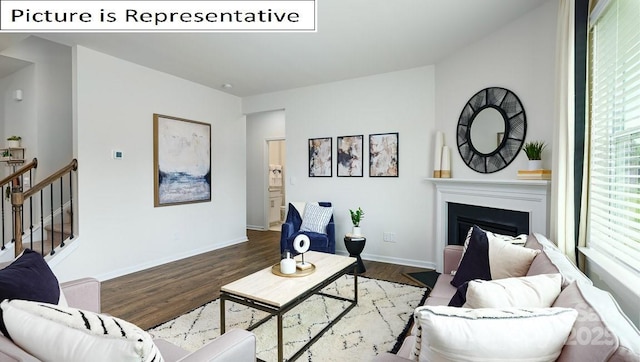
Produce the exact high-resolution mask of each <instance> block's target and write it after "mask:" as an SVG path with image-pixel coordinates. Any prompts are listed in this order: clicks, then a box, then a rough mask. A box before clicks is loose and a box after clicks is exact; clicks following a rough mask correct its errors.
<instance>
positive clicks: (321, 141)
mask: <svg viewBox="0 0 640 362" xmlns="http://www.w3.org/2000/svg"><path fill="white" fill-rule="evenodd" d="M332 141H333V140H332V139H331V137H328V138H310V139H309V177H331V176H333V175H332V173H331V169H332V166H331V153H332V152H333V150H332V147H333V144H332V143H333V142H332Z"/></svg>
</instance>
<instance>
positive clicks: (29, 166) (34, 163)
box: [0, 158, 38, 186]
mask: <svg viewBox="0 0 640 362" xmlns="http://www.w3.org/2000/svg"><path fill="white" fill-rule="evenodd" d="M37 167H38V159H37V158H34V159H33V161H31V162H29V163H27V164H26V165H24V166H22V167H21V168H20V169H19V170H18V171H16V172H14V173H12V174H11V175H9V176H7V177H5V178H3V179H2V180H0V186H4V185H6V184H8V183H9V182H11V181H12V180H13V179H15V178H16V177H19V176H20V175H22V174H23V173H26V172H28V171H29V170H31V169H33V168H37Z"/></svg>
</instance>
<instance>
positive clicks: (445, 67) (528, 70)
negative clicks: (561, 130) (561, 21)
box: [431, 1, 558, 233]
mask: <svg viewBox="0 0 640 362" xmlns="http://www.w3.org/2000/svg"><path fill="white" fill-rule="evenodd" d="M557 6H558V5H557V2H555V1H548V2H546V3H544V4H543V5H542V6H540V7H538V8H537V9H534V10H533V11H531V12H529V13H528V14H526V15H524V16H522V17H521V18H519V19H518V20H516V21H515V22H513V23H511V24H508V25H506V26H504V27H503V28H501V29H498V31H496V32H494V33H493V34H491V35H489V36H488V37H485V38H484V39H481V40H480V41H478V42H475V43H473V44H470V45H469V46H467V47H465V48H462V49H459V50H458V51H456V52H455V53H453V54H451V55H450V56H448V57H447V58H445V59H443V60H441V61H439V62H438V63H437V64H436V104H437V107H436V128H437V129H439V130H441V131H443V132H445V137H446V140H445V143H446V144H448V145H450V146H451V147H452V162H451V169H452V170H451V173H452V176H453V177H455V178H464V179H475V178H478V179H480V178H481V179H511V180H512V179H515V178H516V176H517V172H518V170H522V169H525V168H526V163H527V157H526V155H525V154H524V152H521V153H520V154H519V155H518V157H517V158H516V159H515V160H514V161H513V162H512V163H511V164H510V165H509V166H507V167H506V168H504V169H502V170H500V171H498V172H495V173H492V174H479V173H477V172H475V171H474V170H472V169H470V168H469V167H467V165H465V164H464V161H463V160H462V158H461V157H460V154H459V153H458V151H457V148H456V138H455V137H456V127H457V124H458V119H459V117H460V112H462V108H463V107H464V106H465V104H466V103H467V102H468V101H469V99H470V98H471V97H472V96H473V95H474V94H476V93H477V92H478V91H480V90H482V89H484V88H487V87H503V88H507V89H509V90H511V91H512V92H514V93H515V94H516V95H517V96H518V98H520V101H521V102H522V104H523V107H524V110H525V113H526V116H527V135H526V140H543V141H545V142H546V144H547V149H546V150H545V152H544V154H543V156H544V160H543V162H544V167H545V168H548V169H551V165H552V163H551V162H552V151H553V147H552V141H553V124H554V99H555V97H554V93H555V88H554V87H555V42H556V17H557ZM431 142H433V141H432V140H431ZM533 231H536V232H541V233H545V232H546V231H545V230H533Z"/></svg>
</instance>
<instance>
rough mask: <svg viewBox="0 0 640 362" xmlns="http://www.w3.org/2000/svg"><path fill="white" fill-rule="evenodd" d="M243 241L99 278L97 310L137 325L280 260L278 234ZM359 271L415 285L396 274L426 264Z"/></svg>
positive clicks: (172, 313)
mask: <svg viewBox="0 0 640 362" xmlns="http://www.w3.org/2000/svg"><path fill="white" fill-rule="evenodd" d="M247 236H248V238H249V242H246V243H241V244H238V245H233V246H229V247H226V248H222V249H218V250H214V251H211V252H208V253H204V254H200V255H197V256H194V257H190V258H186V259H183V260H179V261H175V262H172V263H168V264H164V265H161V266H158V267H154V268H150V269H147V270H144V271H141V272H137V273H133V274H129V275H125V276H122V277H119V278H114V279H111V280H108V281H105V282H103V283H102V289H101V292H102V311H103V312H104V313H109V314H111V315H113V316H116V317H119V318H122V319H125V320H128V321H130V322H132V323H134V324H136V325H138V326H140V327H141V328H143V329H148V328H151V327H154V326H157V325H158V324H161V323H164V322H166V321H168V320H170V319H173V318H175V317H177V316H179V315H181V314H183V313H186V312H188V311H190V310H192V309H195V308H197V307H199V306H201V305H203V304H205V303H207V302H209V301H211V300H213V299H216V298H218V297H219V296H220V287H221V286H223V285H225V284H227V283H230V282H232V281H234V280H236V279H239V278H241V277H244V276H246V275H249V274H251V273H254V272H256V271H258V270H260V269H264V268H266V267H268V266H270V265H273V264H274V263H276V262H277V261H278V260H279V259H280V246H279V245H280V233H279V232H276V231H252V230H248V231H247ZM364 263H365V267H366V269H367V271H366V272H365V273H364V274H363V276H366V277H370V278H376V279H383V280H389V281H393V282H399V283H406V284H412V285H418V284H416V283H415V282H414V281H413V280H411V279H409V278H407V277H405V276H404V275H403V274H402V273H405V272H415V271H423V270H426V269H421V268H414V267H407V266H402V265H395V264H387V263H379V262H373V261H366V260H365V261H364Z"/></svg>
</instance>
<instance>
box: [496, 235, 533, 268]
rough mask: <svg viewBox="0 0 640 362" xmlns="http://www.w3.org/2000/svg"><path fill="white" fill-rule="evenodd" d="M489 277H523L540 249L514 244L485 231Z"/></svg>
mask: <svg viewBox="0 0 640 362" xmlns="http://www.w3.org/2000/svg"><path fill="white" fill-rule="evenodd" d="M487 239H488V240H489V269H491V279H503V278H512V277H523V276H525V275H527V272H528V271H529V267H530V266H531V262H533V259H534V258H535V257H536V255H538V254H539V253H540V250H534V249H529V248H525V247H522V246H516V245H513V244H511V243H510V242H507V241H504V240H503V239H502V238H499V237H496V236H494V235H492V234H489V233H487Z"/></svg>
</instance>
